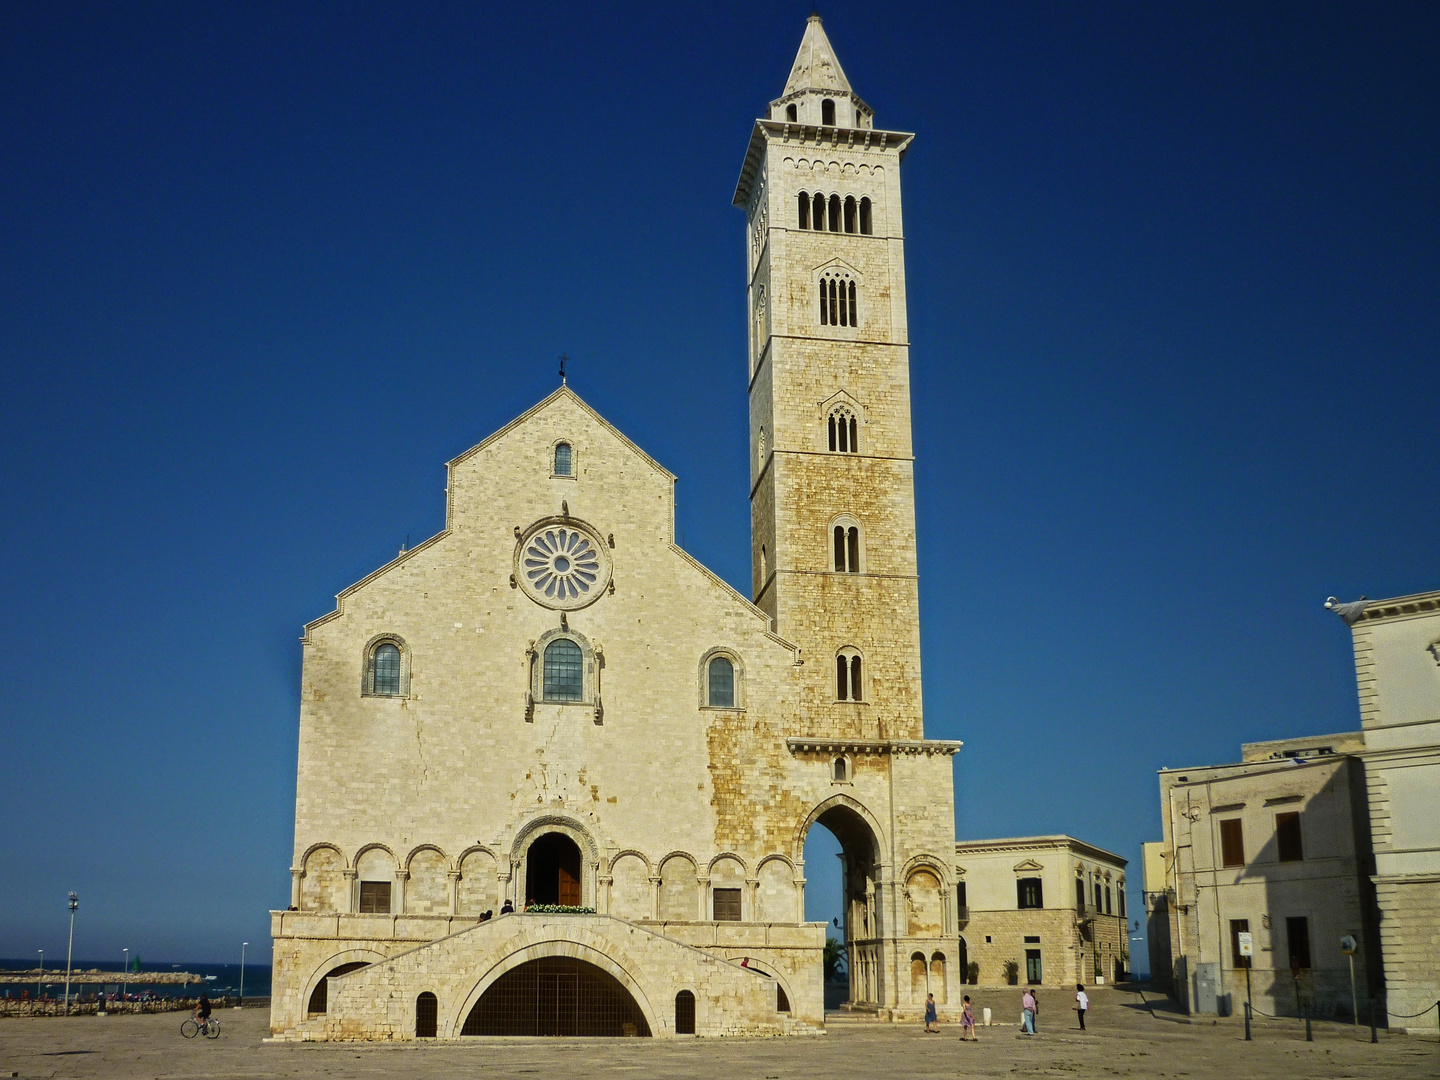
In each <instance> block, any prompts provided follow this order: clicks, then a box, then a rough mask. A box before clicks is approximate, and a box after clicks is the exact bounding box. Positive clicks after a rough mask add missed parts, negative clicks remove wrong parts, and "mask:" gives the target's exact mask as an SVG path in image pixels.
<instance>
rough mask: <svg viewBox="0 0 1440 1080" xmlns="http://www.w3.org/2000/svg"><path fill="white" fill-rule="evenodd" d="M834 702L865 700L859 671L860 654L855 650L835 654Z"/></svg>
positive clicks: (863, 684)
mask: <svg viewBox="0 0 1440 1080" xmlns="http://www.w3.org/2000/svg"><path fill="white" fill-rule="evenodd" d="M835 700H836V701H864V700H865V683H864V679H863V673H862V672H861V670H860V653H859V651H858V650H856V649H841V650H840V651H839V652H838V653H836V654H835Z"/></svg>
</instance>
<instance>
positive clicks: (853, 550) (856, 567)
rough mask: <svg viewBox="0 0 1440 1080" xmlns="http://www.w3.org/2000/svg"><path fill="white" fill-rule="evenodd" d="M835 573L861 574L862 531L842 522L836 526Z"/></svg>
mask: <svg viewBox="0 0 1440 1080" xmlns="http://www.w3.org/2000/svg"><path fill="white" fill-rule="evenodd" d="M834 538H835V567H834V569H835V572H836V573H838V574H858V573H860V530H859V528H858V527H856V526H854V525H849V524H846V523H845V522H844V521H841V522H840V523H839V524H837V525H836V526H835V533H834Z"/></svg>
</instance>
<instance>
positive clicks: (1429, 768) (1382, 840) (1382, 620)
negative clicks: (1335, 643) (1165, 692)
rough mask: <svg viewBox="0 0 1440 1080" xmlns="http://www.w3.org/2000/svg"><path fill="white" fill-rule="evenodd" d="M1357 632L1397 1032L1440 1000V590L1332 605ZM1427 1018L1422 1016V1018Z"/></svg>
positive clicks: (1422, 1023)
mask: <svg viewBox="0 0 1440 1080" xmlns="http://www.w3.org/2000/svg"><path fill="white" fill-rule="evenodd" d="M1325 606H1326V607H1328V608H1331V609H1332V610H1334V611H1336V613H1337V614H1339V615H1340V616H1341V618H1343V619H1344V620H1345V622H1346V623H1347V624H1348V625H1349V627H1350V632H1351V635H1352V637H1353V639H1354V644H1355V677H1356V682H1357V685H1358V687H1359V694H1360V726H1361V731H1362V734H1363V736H1364V750H1363V753H1362V754H1361V755H1360V756H1361V760H1362V761H1363V762H1364V770H1365V779H1366V786H1367V792H1368V802H1369V822H1370V833H1371V837H1372V840H1373V844H1374V861H1373V866H1372V868H1371V873H1372V878H1371V880H1372V881H1373V883H1374V887H1375V892H1376V899H1377V902H1378V905H1379V909H1380V941H1381V947H1382V948H1383V950H1384V975H1385V991H1386V992H1385V1001H1386V1007H1387V1010H1388V1014H1389V1020H1390V1026H1391V1027H1392V1028H1406V1029H1416V1030H1423V1031H1427V1032H1430V1031H1434V1030H1435V1013H1434V1012H1433V1011H1429V1012H1427V1010H1431V1009H1432V1007H1433V1006H1434V1005H1435V1003H1436V1001H1437V1000H1440V592H1426V593H1417V594H1415V595H1413V596H1401V597H1396V598H1394V599H1390V600H1363V599H1362V600H1359V601H1356V602H1354V603H1350V604H1340V603H1337V602H1336V601H1334V600H1333V599H1332V600H1331V601H1330V602H1329V603H1327V604H1326V605H1325ZM1416 1014H1422V1015H1416Z"/></svg>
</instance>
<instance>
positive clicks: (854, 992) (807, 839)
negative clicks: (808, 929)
mask: <svg viewBox="0 0 1440 1080" xmlns="http://www.w3.org/2000/svg"><path fill="white" fill-rule="evenodd" d="M817 825H818V826H820V829H819V830H817V829H816V826H817ZM837 846H838V848H839V851H838V852H836V851H835V848H836V847H837ZM800 847H801V850H802V852H804V853H805V854H804V858H805V860H806V876H807V878H810V879H811V880H812V881H814V882H815V886H816V887H817V888H816V889H815V890H814V891H812V887H811V885H809V884H807V886H806V889H805V909H806V916H805V917H806V919H807V920H809V919H812V918H814V919H825V921H827V922H829V921H830V920H831V916H830V914H829V913H830V912H832V911H834V910H836V908H837V907H838V910H839V914H838V915H835V916H833V918H834V919H836V920H838V922H839V924H840V925H839V926H838V927H834V925H833V923H832V929H831V930H830V931H827V936H835V937H838V938H839V939H840V941H841V942H842V943H843V944H844V946H845V967H846V974H847V981H848V995H847V998H846V1000H847V1001H848V1003H849V1004H851V1005H865V1004H876V1003H878V1002H879V1001H880V1000H881V996H882V992H883V987H882V986H881V979H882V969H881V948H880V942H881V938H882V937H883V934H884V930H883V925H884V923H883V912H882V910H881V903H880V900H881V890H880V864H881V851H882V848H881V841H880V837H879V836H878V835H877V831H876V829H875V827H874V826H873V825H872V824H871V822H870V821H869V820H868V815H867V814H866V813H865V812H864V811H863V808H861V807H860V806H859V804H857V803H855V802H854V800H851V799H848V798H844V797H837V798H835V799H830V800H827V801H826V802H824V803H822V804H821V805H820V806H818V807H817V808H816V809H815V810H814V811H813V812H812V813H811V815H810V817H809V818H808V820H807V821H806V823H805V828H804V831H803V835H802V836H801V838H800ZM832 854H834V855H836V856H838V858H837V861H838V863H839V873H838V875H835V874H832V873H829V872H827V869H826V868H825V867H824V866H822V865H819V864H817V865H815V866H814V868H813V869H812V868H811V865H812V861H814V860H816V859H824V858H826V857H827V856H830V855H832ZM837 878H838V880H837ZM827 894H828V895H827ZM837 930H838V933H836V931H837Z"/></svg>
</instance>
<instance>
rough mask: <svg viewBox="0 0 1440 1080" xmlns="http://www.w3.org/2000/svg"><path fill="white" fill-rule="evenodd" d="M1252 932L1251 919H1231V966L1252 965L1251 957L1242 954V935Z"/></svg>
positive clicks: (1244, 966)
mask: <svg viewBox="0 0 1440 1080" xmlns="http://www.w3.org/2000/svg"><path fill="white" fill-rule="evenodd" d="M1249 932H1250V920H1249V919H1231V920H1230V966H1231V967H1237V968H1246V967H1249V966H1250V957H1248V956H1241V955H1240V935H1241V934H1248V933H1249Z"/></svg>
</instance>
